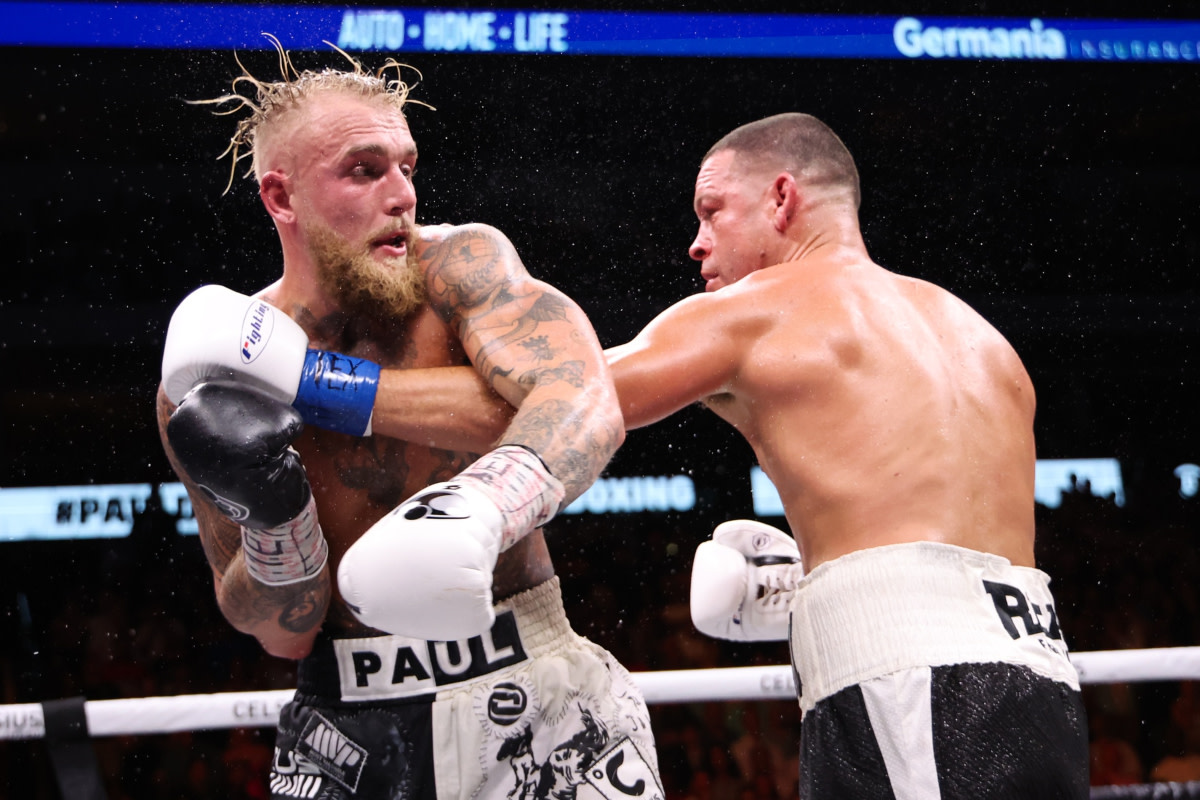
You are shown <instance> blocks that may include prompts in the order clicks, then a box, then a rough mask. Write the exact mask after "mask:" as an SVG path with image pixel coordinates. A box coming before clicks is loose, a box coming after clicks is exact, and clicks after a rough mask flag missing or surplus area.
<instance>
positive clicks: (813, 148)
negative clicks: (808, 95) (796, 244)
mask: <svg viewBox="0 0 1200 800" xmlns="http://www.w3.org/2000/svg"><path fill="white" fill-rule="evenodd" d="M724 150H732V151H734V152H735V153H737V155H738V157H739V158H745V159H747V160H748V161H749V162H750V163H751V164H752V165H753V166H756V167H762V168H766V169H782V170H785V171H787V172H790V173H792V175H793V176H794V177H795V178H796V180H797V181H798V182H803V183H807V184H810V185H817V186H841V187H844V188H846V189H848V190H849V191H850V192H851V195H852V196H853V198H854V207H855V208H858V207H859V204H860V203H861V202H862V191H861V189H860V188H859V182H858V168H857V167H856V166H855V165H854V157H853V156H851V155H850V151H849V150H847V149H846V145H845V144H843V143H842V140H841V139H840V138H839V137H838V135H837V134H836V133H834V132H833V130H832V129H831V128H830V127H829V126H828V125H826V124H825V123H824V122H821V120H819V119H817V118H816V117H814V116H812V115H811V114H800V113H795V112H793V113H787V114H776V115H775V116H773V117H766V118H764V119H760V120H756V121H755V122H750V123H747V124H745V125H742V126H741V127H740V128H735V129H734V130H732V131H730V132H729V133H727V134H725V135H724V136H722V137H721V139H720V140H719V141H718V142H717V143H716V144H714V145H713V146H712V147H711V148H709V151H708V152H707V153H705V155H704V158H703V159H701V161H700V163H701V164H703V163H704V162H705V161H708V159H710V158H712V157H713V156H714V155H716V154H717V153H719V152H722V151H724Z"/></svg>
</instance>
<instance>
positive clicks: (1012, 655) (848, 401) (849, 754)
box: [459, 114, 1088, 800]
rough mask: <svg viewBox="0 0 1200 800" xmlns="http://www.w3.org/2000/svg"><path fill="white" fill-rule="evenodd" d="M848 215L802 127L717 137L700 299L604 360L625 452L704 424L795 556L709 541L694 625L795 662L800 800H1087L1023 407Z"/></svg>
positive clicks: (701, 560) (924, 286) (1079, 716)
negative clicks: (671, 418)
mask: <svg viewBox="0 0 1200 800" xmlns="http://www.w3.org/2000/svg"><path fill="white" fill-rule="evenodd" d="M859 191H860V190H859V178H858V171H857V168H856V167H855V165H854V161H853V158H852V157H851V155H850V153H849V152H848V151H847V150H846V148H845V146H844V145H843V144H842V142H841V140H840V139H839V138H838V137H837V136H836V135H835V134H834V133H833V132H832V131H831V130H830V129H829V128H828V127H827V126H825V125H824V124H823V123H821V122H820V121H818V120H816V119H815V118H813V117H811V116H808V115H805V114H782V115H779V116H774V117H769V118H767V119H763V120H759V121H757V122H753V123H750V124H748V125H745V126H743V127H741V128H738V129H737V130H735V131H733V132H732V133H730V134H728V135H727V136H725V137H724V138H722V139H721V140H720V141H719V142H717V144H716V145H714V146H713V148H712V149H711V150H710V151H709V152H708V154H707V155H706V156H705V157H704V159H703V160H702V162H701V166H700V172H699V175H698V177H697V179H696V191H695V199H694V204H695V211H696V215H697V217H698V218H699V222H700V229H699V233H698V234H697V236H696V239H695V241H694V242H693V243H692V245H691V248H690V251H689V252H690V254H691V256H692V258H694V259H695V260H697V261H699V262H701V265H702V266H701V270H700V274H701V276H702V277H703V278H704V280H705V281H706V282H707V284H706V287H705V288H706V290H707V291H706V292H705V293H704V294H700V295H696V296H693V297H689V298H687V299H685V300H682V301H680V302H679V303H677V304H675V305H674V306H672V307H670V308H669V309H667V310H666V311H664V312H663V313H662V314H661V315H659V316H658V317H657V318H656V319H654V320H653V321H652V322H651V323H650V324H649V325H648V326H647V327H646V328H645V329H644V330H643V331H642V332H641V333H640V334H639V335H638V336H637V337H636V338H635V339H634V340H633V341H631V342H629V343H628V344H625V345H622V346H620V347H616V348H613V349H610V350H608V351H607V356H608V360H609V365H610V368H611V369H612V373H613V379H614V382H615V384H616V387H617V393H618V395H619V397H620V401H621V407H622V411H623V413H624V418H625V425H626V428H629V429H632V428H637V427H641V426H643V425H648V424H651V423H653V422H655V421H657V420H660V419H662V418H664V417H666V416H667V415H669V414H672V413H674V412H675V411H678V410H680V409H682V408H684V407H686V406H688V405H690V404H691V403H694V402H697V401H700V402H703V403H704V404H705V405H707V406H708V407H709V408H710V409H712V410H713V411H714V412H716V413H717V414H718V415H719V416H720V417H722V418H723V419H725V420H726V421H728V422H729V423H731V424H732V425H733V426H734V427H735V428H737V429H738V431H740V432H741V434H742V435H743V436H744V437H745V438H746V439H747V441H749V443H750V444H751V445H752V447H753V448H754V451H755V454H756V455H757V457H758V461H759V463H760V465H761V466H762V468H763V470H764V471H765V472H766V473H767V475H768V476H769V477H770V478H771V479H772V481H773V482H774V483H775V485H776V487H777V488H778V489H779V493H780V496H781V498H782V500H783V506H784V509H785V512H786V516H787V520H788V524H789V526H790V527H791V530H792V532H793V534H794V536H795V538H794V539H793V538H792V537H790V536H788V535H787V534H785V533H783V532H782V531H778V530H776V529H774V528H772V527H770V526H767V525H763V524H761V523H757V522H753V521H745V520H741V521H731V522H727V523H724V524H722V525H721V526H719V527H718V528H717V530H715V531H714V533H713V538H712V539H711V540H710V541H707V542H705V543H703V544H702V545H701V546H700V548H699V549H698V550H697V553H696V558H695V560H694V562H693V588H692V616H693V619H694V621H695V623H696V625H697V627H698V628H699V629H700V630H702V631H703V632H705V633H708V634H710V635H713V636H718V637H722V638H729V639H739V640H751V639H762V640H769V639H778V640H784V639H790V646H791V655H792V663H793V666H794V669H795V673H796V681H797V686H798V688H799V692H800V694H799V701H800V708H801V712H802V714H803V722H802V737H801V738H802V745H801V748H802V752H801V758H802V760H801V774H800V787H801V791H800V795H801V797H804V798H893V797H894V798H898V799H899V800H930V799H931V798H933V799H936V798H942V800H951V799H952V798H1012V799H1013V800H1016V799H1017V798H1022V799H1025V800H1028V799H1029V798H1086V797H1087V796H1088V772H1087V770H1088V743H1087V726H1086V722H1085V714H1084V709H1083V705H1082V703H1081V700H1080V694H1079V682H1078V676H1077V674H1076V672H1075V670H1074V668H1073V667H1072V665H1071V662H1070V661H1069V660H1068V657H1067V647H1066V644H1065V642H1064V639H1063V634H1062V631H1061V628H1060V626H1059V624H1058V620H1057V617H1056V615H1055V611H1054V600H1053V597H1052V596H1051V594H1050V590H1049V578H1048V576H1046V575H1045V574H1044V573H1043V572H1041V571H1039V570H1038V569H1036V566H1035V563H1034V546H1033V545H1034V494H1033V488H1034V463H1035V451H1034V437H1033V419H1034V407H1035V402H1034V390H1033V386H1032V384H1031V383H1030V380H1029V376H1028V374H1027V373H1026V371H1025V369H1024V367H1023V366H1022V364H1021V361H1020V359H1019V358H1018V357H1017V354H1016V353H1015V352H1014V351H1013V349H1012V347H1011V346H1010V345H1009V343H1008V342H1007V341H1005V339H1004V338H1003V336H1001V335H1000V333H999V332H998V331H996V330H995V329H994V328H993V327H992V326H991V325H990V324H988V322H987V321H986V320H984V319H983V318H982V317H980V316H979V315H978V314H977V313H975V312H974V311H973V310H971V309H970V308H969V307H968V306H967V305H966V304H964V303H963V302H961V301H960V300H958V299H956V298H955V297H953V296H952V295H951V294H950V293H948V292H946V291H944V290H942V289H940V288H938V287H936V286H933V285H931V284H929V283H926V282H924V281H920V280H915V279H913V278H908V277H904V276H901V275H897V274H894V273H892V272H889V271H888V270H886V269H884V268H882V267H880V266H879V265H877V264H875V263H874V262H873V261H872V260H871V258H870V256H869V255H868V253H867V249H866V245H865V244H864V242H863V239H862V234H861V232H860V229H859V221H858V208H859V203H860V194H859ZM459 377H460V378H462V382H463V388H464V391H465V390H466V388H467V386H468V384H470V383H471V382H472V381H473V380H474V377H473V376H471V375H468V374H466V373H465V372H464V371H459ZM464 396H465V395H464ZM789 620H790V630H789Z"/></svg>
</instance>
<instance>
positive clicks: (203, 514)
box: [157, 388, 332, 659]
mask: <svg viewBox="0 0 1200 800" xmlns="http://www.w3.org/2000/svg"><path fill="white" fill-rule="evenodd" d="M157 403H158V432H159V436H160V438H161V439H162V444H163V448H164V450H165V451H166V454H167V459H168V460H169V461H170V463H171V467H172V469H174V470H175V474H176V475H178V476H179V479H180V480H181V481H182V482H183V485H184V487H186V489H187V493H188V498H189V499H190V500H191V503H192V508H193V509H194V510H195V513H196V522H197V523H198V525H199V527H200V542H201V544H202V545H203V547H204V555H205V557H206V558H207V559H208V563H209V566H210V567H212V571H213V586H214V588H215V589H216V594H217V604H218V605H219V606H220V608H221V613H222V614H224V615H225V619H227V620H228V621H229V623H230V624H231V625H233V627H234V628H236V629H238V630H239V631H241V632H242V633H248V634H250V635H252V636H254V637H255V638H257V639H258V641H259V642H260V643H261V644H262V647H263V649H264V650H266V651H267V652H268V653H270V654H271V655H274V656H279V657H280V658H291V659H300V658H303V657H304V656H306V655H307V654H308V652H309V651H310V650H311V649H312V643H313V639H314V638H315V637H316V635H317V631H318V630H320V627H321V622H322V621H323V620H324V618H325V612H326V611H327V610H328V608H329V598H330V591H331V585H332V582H331V580H330V575H329V567H328V566H326V567H325V568H324V569H322V570H321V571H320V572H319V573H317V574H316V575H314V576H312V577H311V578H309V579H307V580H303V581H300V582H297V583H289V584H285V585H281V586H269V585H267V584H264V583H261V582H259V581H257V580H255V579H254V578H252V577H251V576H250V574H249V573H248V572H247V571H246V565H245V562H244V560H243V551H242V532H241V527H240V526H239V525H238V524H237V523H236V522H233V521H232V520H231V519H229V518H228V517H226V516H225V515H224V514H222V513H221V512H220V511H219V510H218V509H217V507H216V505H214V504H213V502H212V501H211V500H209V499H208V496H207V495H206V494H205V493H204V491H203V490H202V489H200V487H199V486H198V485H197V484H196V483H195V482H194V481H193V480H192V479H191V478H190V477H189V476H188V475H187V473H186V472H185V471H184V469H183V468H182V466H181V465H180V463H179V460H178V458H177V456H176V454H175V451H174V450H173V449H172V447H171V445H170V442H168V441H167V422H168V420H169V419H170V418H171V414H172V412H173V411H174V410H175V406H174V404H172V403H171V401H170V400H168V399H167V396H166V394H165V393H164V392H163V391H162V389H161V388H160V389H159V392H158V401H157Z"/></svg>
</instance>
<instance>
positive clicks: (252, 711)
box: [0, 647, 1200, 740]
mask: <svg viewBox="0 0 1200 800" xmlns="http://www.w3.org/2000/svg"><path fill="white" fill-rule="evenodd" d="M1071 661H1072V663H1074V664H1075V668H1076V670H1078V672H1079V680H1080V682H1081V683H1123V682H1143V681H1180V680H1200V647H1163V648H1154V649H1149V650H1097V651H1093V652H1087V653H1074V654H1072V655H1071ZM633 678H634V681H635V682H636V683H637V685H638V687H639V688H640V689H641V690H642V694H643V696H644V697H645V698H646V702H647V703H650V704H655V703H692V702H713V701H722V700H791V699H795V697H796V688H795V684H794V683H793V681H792V668H791V667H790V666H788V665H782V666H770V667H728V668H722V669H689V670H663V671H658V672H636V673H634V674H633ZM293 694H294V690H292V689H278V690H271V691H261V692H223V693H219V694H190V695H176V696H173V697H134V698H126V699H122V700H89V701H87V702H86V703H85V704H84V713H85V714H86V715H87V723H88V733H89V734H90V735H91V736H126V735H140V734H156V733H175V732H178V731H195V730H208V729H214V728H251V727H266V726H273V725H275V724H276V722H278V721H279V710H280V709H281V708H282V707H283V705H284V703H287V702H288V701H289V700H291V699H292V695H293ZM45 733H46V723H45V717H44V715H43V710H42V705H41V703H19V704H16V705H4V706H0V740H4V739H41V738H43V737H44V736H45Z"/></svg>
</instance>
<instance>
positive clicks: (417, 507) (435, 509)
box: [396, 485, 471, 520]
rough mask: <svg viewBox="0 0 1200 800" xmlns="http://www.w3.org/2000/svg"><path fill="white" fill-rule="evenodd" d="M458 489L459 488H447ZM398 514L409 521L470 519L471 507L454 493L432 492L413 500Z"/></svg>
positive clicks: (398, 511) (399, 510) (448, 487)
mask: <svg viewBox="0 0 1200 800" xmlns="http://www.w3.org/2000/svg"><path fill="white" fill-rule="evenodd" d="M446 488H447V489H457V488H458V487H457V486H453V485H451V486H447V487H446ZM396 511H397V513H399V514H402V515H403V516H404V518H405V519H407V520H417V519H427V518H428V519H469V518H470V517H471V509H470V506H468V505H467V502H466V501H465V500H463V498H462V496H461V495H458V494H455V493H454V492H430V493H428V494H423V495H420V496H419V497H415V498H413V501H412V502H411V503H409V504H408V505H405V506H401V507H400V508H398V509H397V510H396Z"/></svg>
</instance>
